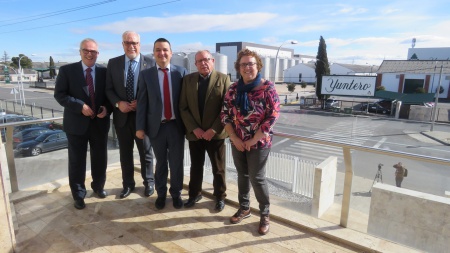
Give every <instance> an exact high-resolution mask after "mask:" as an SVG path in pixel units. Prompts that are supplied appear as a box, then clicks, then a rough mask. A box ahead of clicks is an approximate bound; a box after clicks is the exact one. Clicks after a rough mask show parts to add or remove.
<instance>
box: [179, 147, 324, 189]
mask: <svg viewBox="0 0 450 253" xmlns="http://www.w3.org/2000/svg"><path fill="white" fill-rule="evenodd" d="M225 161H226V168H227V169H235V168H236V167H235V166H234V162H233V156H232V154H231V144H230V143H229V142H226V143H225ZM183 165H184V168H185V169H189V167H190V166H191V157H190V155H189V149H185V150H184V163H183ZM317 165H318V163H315V162H311V161H305V160H300V159H298V157H295V156H290V155H286V154H280V153H274V152H271V153H270V154H269V158H268V160H267V164H266V178H268V179H271V180H276V181H279V182H283V183H285V184H288V185H290V188H291V191H292V192H293V193H297V194H301V195H303V196H305V197H308V198H312V196H313V184H314V169H315V168H316V166H317ZM203 168H204V173H205V175H206V173H209V172H211V168H212V167H211V160H210V159H209V157H207V158H206V159H205V165H204V167H203Z"/></svg>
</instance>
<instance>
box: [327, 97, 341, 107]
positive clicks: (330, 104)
mask: <svg viewBox="0 0 450 253" xmlns="http://www.w3.org/2000/svg"><path fill="white" fill-rule="evenodd" d="M338 107H339V101H338V100H335V99H332V98H329V99H327V100H325V109H332V108H338Z"/></svg>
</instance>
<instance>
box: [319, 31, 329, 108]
mask: <svg viewBox="0 0 450 253" xmlns="http://www.w3.org/2000/svg"><path fill="white" fill-rule="evenodd" d="M316 59H317V61H316V95H317V98H318V99H319V100H321V101H322V108H323V99H324V96H323V95H322V76H324V75H329V74H330V65H329V63H328V56H327V44H326V43H325V40H324V39H323V37H322V36H320V42H319V48H318V51H317V56H316Z"/></svg>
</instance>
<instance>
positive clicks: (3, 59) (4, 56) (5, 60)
mask: <svg viewBox="0 0 450 253" xmlns="http://www.w3.org/2000/svg"><path fill="white" fill-rule="evenodd" d="M8 60H9V56H8V53H7V52H6V51H3V56H2V61H3V63H5V64H8Z"/></svg>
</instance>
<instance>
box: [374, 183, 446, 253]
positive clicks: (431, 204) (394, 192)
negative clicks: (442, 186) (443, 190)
mask: <svg viewBox="0 0 450 253" xmlns="http://www.w3.org/2000/svg"><path fill="white" fill-rule="evenodd" d="M367 233H368V234H372V235H375V236H378V237H382V238H385V239H388V240H391V241H394V242H398V243H401V244H404V245H406V246H410V247H414V248H417V249H419V250H424V251H426V252H449V249H450V239H449V238H450V199H449V198H445V197H441V196H436V195H431V194H427V193H423V192H417V191H413V190H408V189H404V188H398V187H395V186H391V185H386V184H380V183H379V184H376V185H375V186H374V187H373V189H372V200H371V203H370V212H369V224H368V228H367Z"/></svg>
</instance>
